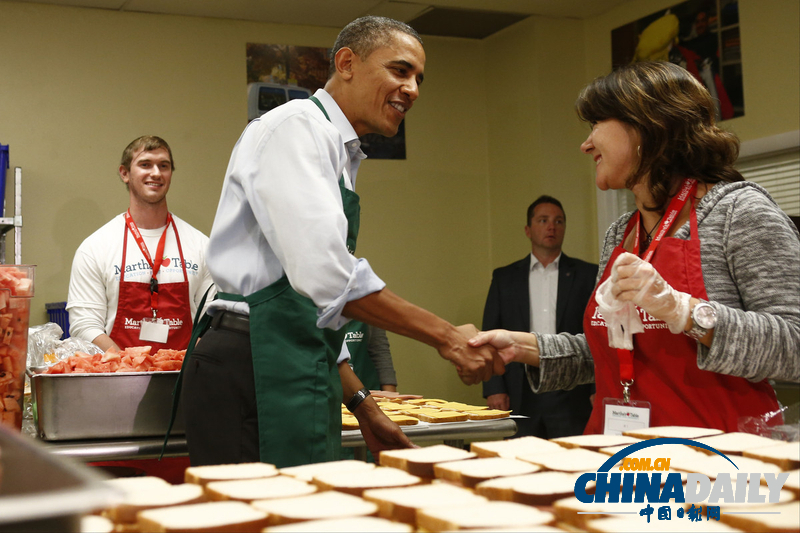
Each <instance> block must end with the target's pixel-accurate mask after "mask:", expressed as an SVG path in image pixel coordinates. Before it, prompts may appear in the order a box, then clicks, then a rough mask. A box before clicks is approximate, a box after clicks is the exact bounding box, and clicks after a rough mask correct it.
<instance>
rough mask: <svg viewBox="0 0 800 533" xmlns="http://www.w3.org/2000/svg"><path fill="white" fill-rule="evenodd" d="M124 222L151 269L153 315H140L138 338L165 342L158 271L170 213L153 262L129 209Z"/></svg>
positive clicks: (165, 326) (165, 332) (167, 327)
mask: <svg viewBox="0 0 800 533" xmlns="http://www.w3.org/2000/svg"><path fill="white" fill-rule="evenodd" d="M125 223H126V224H127V225H128V228H129V229H130V230H131V234H132V235H133V238H134V240H135V241H136V244H138V245H139V250H141V252H142V255H143V256H144V258H145V260H146V261H147V263H148V264H149V265H150V269H151V270H152V275H151V277H150V309H151V310H152V311H153V316H152V318H151V317H142V320H141V321H140V327H139V340H142V341H148V342H160V343H165V342H167V338H168V337H169V323H168V322H167V321H166V320H164V319H161V318H158V316H157V315H158V279H157V276H158V271H159V270H160V269H161V259H162V257H163V255H164V245H165V243H166V241H167V231H168V230H169V226H170V224H172V223H173V222H172V215H171V214H169V213H167V226H166V227H165V228H164V233H162V234H161V238H160V239H159V240H158V246H157V247H156V258H157V259H158V261H157V262H154V261H153V259H152V258H151V257H150V252H149V251H148V250H147V246H146V245H145V243H144V239H143V238H142V235H141V233H139V228H137V227H136V223H135V222H134V221H133V218H132V217H131V215H130V211H128V212H126V213H125Z"/></svg>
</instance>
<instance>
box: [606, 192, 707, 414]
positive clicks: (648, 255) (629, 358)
mask: <svg viewBox="0 0 800 533" xmlns="http://www.w3.org/2000/svg"><path fill="white" fill-rule="evenodd" d="M695 191H697V180H694V179H690V178H686V179H684V180H683V185H682V186H681V190H680V191H679V192H678V194H676V195H675V196H674V197H673V198H672V200H671V201H670V202H669V206H668V207H667V212H666V213H665V215H664V219H663V220H662V221H661V225H660V226H659V228H658V232H657V233H656V235H655V237H653V242H651V243H650V246H648V248H647V250H646V251H645V253H644V256H643V257H642V259H643V260H644V261H647V262H648V263H649V262H650V260H651V259H652V258H653V254H654V253H655V252H656V248H658V245H659V244H660V243H661V240H662V239H663V238H664V235H666V234H667V232H668V231H669V230H670V228H671V227H672V225H673V224H674V223H675V220H676V219H677V218H678V214H679V213H680V212H681V211H682V210H683V206H684V205H686V202H687V201H688V200H689V197H690V196H694V194H695ZM633 217H634V222H635V223H636V234H635V235H634V242H633V253H634V254H635V255H636V256H638V255H639V218H640V213H639V211H637V212H636V214H635V215H633ZM617 357H618V358H619V378H620V383H621V384H622V387H623V391H622V394H623V400H625V402H626V403H627V402H628V401H629V399H630V391H629V389H630V386H631V385H633V350H625V349H623V348H617Z"/></svg>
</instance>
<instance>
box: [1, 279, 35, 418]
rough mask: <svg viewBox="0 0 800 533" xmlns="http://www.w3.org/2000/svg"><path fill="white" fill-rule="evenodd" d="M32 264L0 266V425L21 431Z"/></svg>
mask: <svg viewBox="0 0 800 533" xmlns="http://www.w3.org/2000/svg"><path fill="white" fill-rule="evenodd" d="M34 269H35V267H34V265H0V400H2V401H0V424H2V425H4V426H6V427H10V428H13V429H16V430H17V431H20V430H21V429H22V404H23V399H24V396H25V395H24V389H25V365H26V362H27V356H28V326H29V324H30V317H31V299H32V298H33V272H34Z"/></svg>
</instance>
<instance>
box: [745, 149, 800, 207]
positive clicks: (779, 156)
mask: <svg viewBox="0 0 800 533" xmlns="http://www.w3.org/2000/svg"><path fill="white" fill-rule="evenodd" d="M736 168H737V170H738V171H739V172H741V173H742V175H743V176H744V179H746V180H748V181H752V182H755V183H758V184H759V185H761V186H762V187H764V188H765V189H767V191H768V192H769V194H770V195H771V196H772V198H774V199H775V202H777V204H778V206H779V207H780V208H781V209H783V210H784V211H785V212H786V214H787V215H789V216H794V217H797V216H800V150H798V149H797V148H793V149H790V150H784V151H781V152H773V153H770V154H763V155H758V156H754V157H750V158H747V159H744V160H740V161H739V162H737V164H736Z"/></svg>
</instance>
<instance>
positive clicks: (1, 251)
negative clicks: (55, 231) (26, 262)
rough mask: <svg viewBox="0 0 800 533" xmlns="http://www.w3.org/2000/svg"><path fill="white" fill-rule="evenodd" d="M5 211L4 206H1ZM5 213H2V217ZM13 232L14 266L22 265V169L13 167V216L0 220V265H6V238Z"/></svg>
mask: <svg viewBox="0 0 800 533" xmlns="http://www.w3.org/2000/svg"><path fill="white" fill-rule="evenodd" d="M3 211H5V206H3ZM5 214H6V213H5V212H3V215H5ZM12 229H13V230H14V264H17V265H21V264H22V168H21V167H14V214H13V216H10V217H7V216H3V217H1V218H0V264H6V236H7V235H8V232H9V231H11V230H12Z"/></svg>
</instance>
